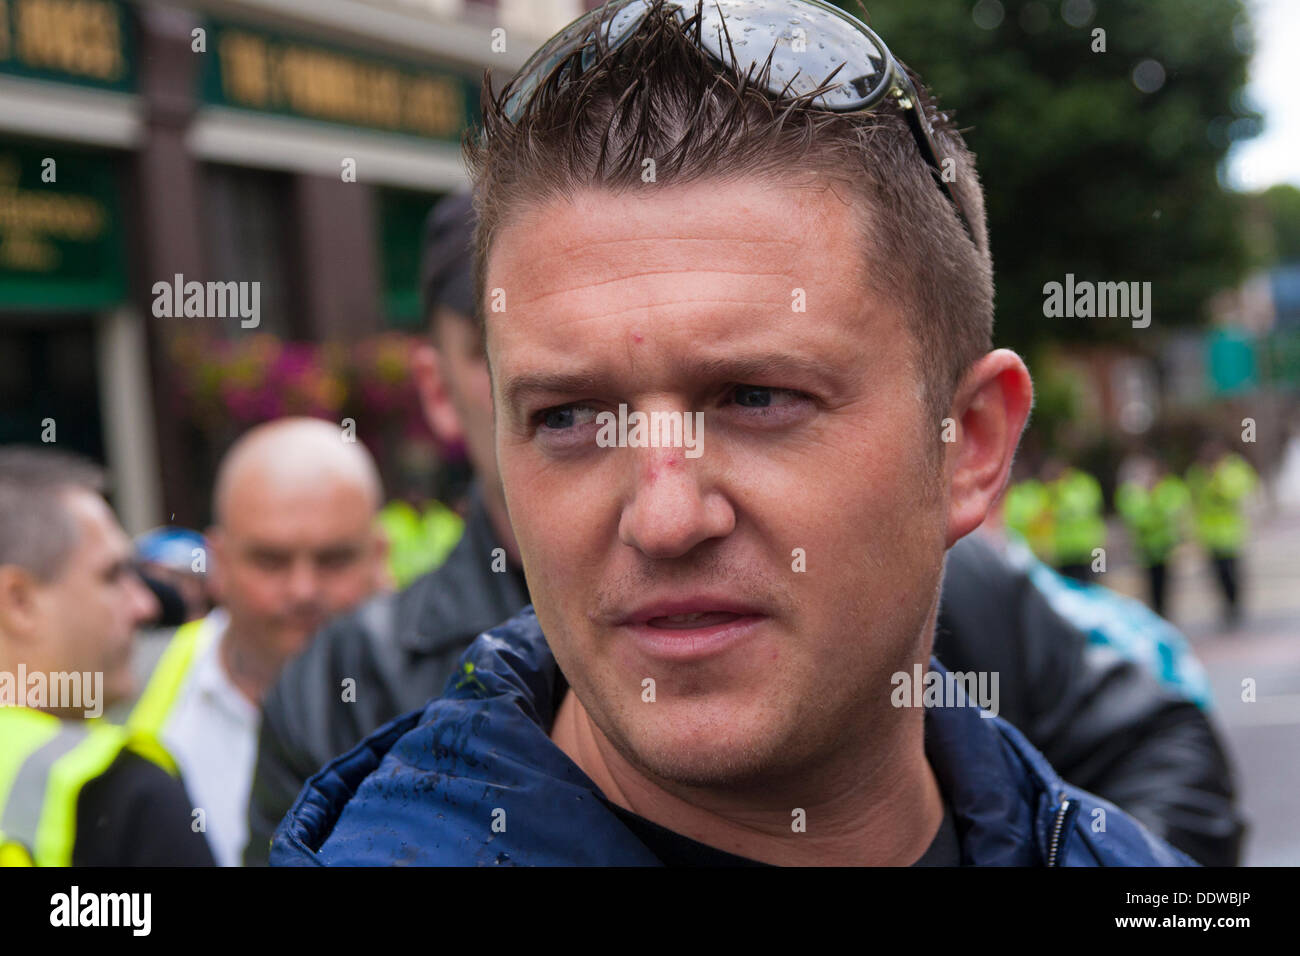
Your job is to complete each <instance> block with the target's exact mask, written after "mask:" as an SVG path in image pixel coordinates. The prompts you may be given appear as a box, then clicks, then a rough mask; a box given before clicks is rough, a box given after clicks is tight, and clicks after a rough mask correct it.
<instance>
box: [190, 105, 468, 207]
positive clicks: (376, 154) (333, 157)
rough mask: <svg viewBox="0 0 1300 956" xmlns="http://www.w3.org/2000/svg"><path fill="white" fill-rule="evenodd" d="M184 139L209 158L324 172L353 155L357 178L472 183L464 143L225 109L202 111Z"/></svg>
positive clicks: (438, 187) (432, 186)
mask: <svg viewBox="0 0 1300 956" xmlns="http://www.w3.org/2000/svg"><path fill="white" fill-rule="evenodd" d="M186 145H187V147H188V148H189V150H190V152H191V153H192V154H193V155H194V156H196V157H197V158H199V159H203V160H208V161H209V162H218V163H233V164H235V165H239V166H252V167H256V168H261V169H277V170H285V171H289V172H297V173H313V174H317V175H323V176H340V175H341V174H342V170H343V160H344V159H345V158H350V159H354V160H356V164H357V169H356V172H357V182H359V183H371V184H379V185H387V186H401V187H405V188H408V189H423V190H429V191H433V192H445V191H448V190H452V189H458V188H460V187H461V186H463V185H465V184H466V183H467V182H468V181H469V177H468V174H467V172H466V170H465V165H464V163H463V162H462V161H461V154H460V147H459V146H454V145H451V144H449V143H439V142H434V141H428V142H424V141H421V140H418V139H414V138H408V137H404V136H394V135H389V134H386V133H378V132H368V131H365V130H359V129H355V128H347V129H344V128H334V127H332V126H329V125H328V124H324V123H316V122H313V121H311V120H299V119H292V118H282V117H278V116H264V115H259V114H257V113H246V112H244V111H242V110H236V109H230V108H227V107H219V106H210V107H206V108H204V109H202V110H200V111H199V113H198V115H197V116H195V118H194V121H193V123H192V124H191V125H190V129H189V132H188V134H187V136H186Z"/></svg>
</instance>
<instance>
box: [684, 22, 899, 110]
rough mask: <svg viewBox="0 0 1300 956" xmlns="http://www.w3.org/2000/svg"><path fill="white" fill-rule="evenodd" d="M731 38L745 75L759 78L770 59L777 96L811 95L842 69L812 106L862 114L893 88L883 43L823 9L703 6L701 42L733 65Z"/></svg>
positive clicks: (888, 60)
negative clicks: (751, 72)
mask: <svg viewBox="0 0 1300 956" xmlns="http://www.w3.org/2000/svg"><path fill="white" fill-rule="evenodd" d="M689 6H690V8H693V7H694V4H693V3H692V4H690V5H689ZM724 20H725V30H724ZM728 38H730V40H731V48H732V49H733V50H735V53H736V65H737V67H738V68H739V69H740V71H741V72H742V73H743V72H744V71H745V70H746V69H748V68H749V66H750V64H753V65H754V69H755V72H757V70H758V68H759V67H761V66H762V64H763V63H764V62H765V61H766V60H767V56H768V54H769V53H772V71H771V83H770V84H769V89H770V90H771V92H773V93H779V92H781V91H782V90H784V91H785V92H786V95H789V96H799V95H802V94H804V93H807V92H808V91H810V90H813V89H816V88H817V87H818V86H819V85H821V84H822V82H824V81H825V79H826V78H827V77H828V76H830V74H831V73H832V72H834V71H835V69H836V68H837V67H839V66H840V65H841V64H843V68H842V69H841V70H840V71H839V72H838V73H836V74H835V80H834V82H835V83H837V84H838V85H837V86H835V87H834V88H833V89H831V90H829V91H828V92H826V93H824V94H822V95H821V96H819V97H817V99H816V100H815V101H814V102H815V104H816V105H817V106H819V107H821V108H823V109H830V110H852V109H862V108H863V107H864V106H866V105H867V104H869V103H874V102H875V101H876V100H878V99H880V98H881V97H882V96H884V94H885V92H886V91H887V90H888V87H889V80H890V75H889V62H890V57H889V53H888V51H887V50H886V49H885V47H884V44H883V43H881V42H880V40H879V38H877V37H876V36H875V34H873V33H871V32H869V31H867V30H866V28H865V27H864V26H863V25H862V24H860V23H859V22H858V21H857V20H856V19H854V18H852V17H850V16H849V15H848V14H846V13H844V12H843V11H841V10H837V9H835V8H833V7H829V6H826V5H824V4H820V3H812V2H804V3H798V4H792V3H790V2H789V0H705V3H704V15H703V22H702V23H701V27H700V39H701V42H702V44H703V45H704V47H705V49H706V50H707V51H708V53H709V55H710V56H712V57H714V58H715V59H717V60H720V61H722V62H724V63H730V62H731V58H730V54H729V53H728V52H727V40H728ZM774 47H775V52H773V48H774Z"/></svg>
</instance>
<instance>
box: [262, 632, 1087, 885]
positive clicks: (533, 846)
mask: <svg viewBox="0 0 1300 956" xmlns="http://www.w3.org/2000/svg"><path fill="white" fill-rule="evenodd" d="M466 664H473V665H474V666H473V669H472V672H470V671H468V670H467V669H466V667H465V665H466ZM930 666H931V668H933V669H934V670H936V671H938V672H939V673H941V674H944V673H946V671H945V670H944V669H943V667H942V665H940V664H939V663H938V662H937V661H935V660H933V659H932V660H931V665H930ZM470 673H472V675H473V679H472V680H471V679H469V675H470ZM566 687H567V684H566V682H565V680H564V678H563V675H562V674H561V673H560V670H559V667H558V665H557V664H556V661H555V658H554V656H553V655H552V654H551V651H550V648H549V647H548V646H547V643H546V640H545V637H544V635H543V634H542V632H541V628H540V625H539V624H538V622H537V618H536V615H535V614H534V612H533V609H532V608H531V607H527V608H525V609H524V610H523V611H521V612H520V613H519V614H518V615H516V616H515V617H514V618H512V619H510V620H509V621H507V622H505V623H504V624H501V625H499V626H498V627H495V628H493V629H492V630H490V631H488V632H486V633H484V634H482V635H480V636H479V638H478V639H477V640H476V641H475V642H474V643H473V644H472V645H471V646H470V647H469V648H468V649H467V650H466V652H465V654H464V656H463V657H462V658H461V667H460V670H459V671H458V673H457V674H455V675H453V677H452V678H451V680H450V681H449V682H448V685H447V689H446V692H445V693H444V694H443V696H442V697H440V698H437V699H435V700H434V701H432V702H431V703H430V704H429V706H428V707H427V708H426V709H425V710H424V712H423V713H412V714H409V715H407V716H406V717H405V718H399V719H398V720H397V721H394V722H392V723H391V724H389V725H387V726H386V727H385V728H381V730H379V731H377V732H376V733H375V735H373V736H372V737H371V738H370V739H369V740H367V741H366V742H365V743H363V744H362V745H361V746H360V747H358V748H357V749H356V750H354V751H353V752H352V753H351V754H348V755H346V756H345V757H342V758H339V760H337V761H335V762H334V763H333V764H331V765H330V766H329V767H327V768H326V769H325V770H324V771H322V772H321V774H318V775H317V777H316V778H313V781H312V783H311V784H310V785H309V787H308V788H307V789H306V790H305V791H304V793H303V795H301V796H300V797H299V801H298V804H297V805H296V806H295V808H294V811H293V812H292V813H291V814H290V816H289V817H288V818H286V820H285V822H284V823H283V824H282V826H281V836H283V837H284V838H285V839H286V840H287V842H288V843H289V844H290V845H291V846H292V847H293V848H294V851H293V852H296V853H297V854H299V856H303V855H304V852H303V851H306V854H309V855H311V857H312V858H313V859H314V861H315V862H324V861H326V860H328V861H331V862H351V863H355V862H358V861H359V860H360V861H363V862H372V860H371V859H370V857H369V856H368V854H375V853H380V854H382V853H383V852H384V851H382V850H381V849H379V848H377V847H375V846H374V836H373V834H374V828H375V827H377V826H381V827H389V829H390V830H391V829H393V828H392V827H391V826H390V824H389V823H388V822H386V821H387V820H388V819H389V817H388V816H387V815H390V814H391V813H394V812H397V811H395V810H394V809H393V806H394V804H393V801H394V800H397V801H399V804H398V805H399V806H401V807H402V810H401V813H402V815H403V816H404V817H409V816H410V813H411V810H410V807H409V798H410V790H411V788H412V787H415V786H417V784H418V785H419V786H420V787H422V786H423V784H419V781H422V780H437V781H439V782H440V783H439V786H440V787H441V788H442V791H443V794H444V796H443V798H442V799H443V801H447V800H451V801H452V804H451V805H452V806H455V805H457V804H460V805H462V812H463V813H466V814H467V815H468V816H467V817H466V819H465V822H463V823H460V824H458V823H457V821H456V819H455V818H454V816H453V814H452V811H451V809H449V805H448V804H446V803H445V802H444V803H440V804H439V808H440V809H441V810H443V811H445V813H446V816H445V817H444V814H443V813H440V814H439V815H438V816H439V820H440V821H441V822H440V823H431V822H430V821H427V820H425V821H424V822H423V823H418V824H413V826H416V828H417V829H415V830H412V831H411V832H412V833H414V832H417V831H420V832H422V833H423V836H422V837H421V838H420V839H419V840H414V839H412V838H410V837H408V838H407V839H404V840H402V841H401V842H400V844H399V845H400V846H401V847H402V848H403V852H405V853H407V854H410V855H411V856H412V858H411V860H409V861H408V862H435V863H437V862H479V863H485V862H486V863H492V862H502V861H501V860H499V859H495V857H496V856H497V854H501V855H504V856H506V857H507V858H508V859H510V860H511V861H513V862H519V863H541V864H547V863H551V864H555V863H561V864H562V863H566V862H567V863H594V864H601V863H614V864H637V863H645V862H654V858H653V856H650V855H649V854H648V851H647V850H646V848H645V847H644V846H643V845H642V844H640V842H639V841H638V840H636V838H635V837H634V835H633V834H632V833H631V831H630V830H628V829H627V828H626V827H625V826H624V825H623V824H622V822H621V821H620V820H619V819H618V818H617V816H616V815H615V814H614V813H613V812H612V811H611V810H610V809H609V804H608V801H607V800H606V799H605V797H604V795H603V794H601V793H600V791H599V789H598V788H597V787H596V785H595V784H594V782H592V781H591V780H590V778H588V777H587V776H586V774H585V773H584V772H583V771H582V770H581V769H580V768H579V767H578V766H577V765H576V764H575V763H573V761H571V760H570V759H569V757H568V756H567V755H566V754H565V753H564V752H563V751H561V750H560V749H559V748H558V747H556V746H555V745H554V743H552V742H551V740H550V739H549V731H550V728H551V726H552V724H553V722H554V719H555V710H556V707H557V706H558V704H559V701H560V700H561V698H562V697H563V694H564V691H565V689H566ZM979 714H980V712H979V710H978V709H977V708H974V707H969V706H951V707H927V708H926V714H925V748H926V756H927V759H928V760H929V762H930V765H931V767H932V769H933V770H934V773H935V777H936V779H937V780H938V783H939V786H940V789H941V790H942V792H943V794H944V799H945V801H946V802H947V803H948V805H949V806H950V807H951V809H952V813H953V820H954V824H955V828H956V830H957V836H958V841H959V844H960V847H961V857H962V863H963V864H965V865H1018V866H1031V865H1039V864H1041V863H1042V862H1043V860H1044V858H1045V856H1046V845H1047V839H1048V829H1049V826H1050V823H1051V818H1052V810H1053V808H1054V806H1055V804H1056V802H1057V799H1058V796H1059V794H1060V793H1061V790H1062V785H1061V784H1060V781H1059V778H1057V777H1056V775H1055V773H1054V772H1053V771H1052V770H1051V768H1050V766H1048V765H1047V763H1046V761H1045V760H1043V758H1042V757H1041V756H1039V755H1038V754H1037V752H1036V751H1034V750H1033V748H1032V747H1030V746H1029V745H1028V743H1026V742H1025V741H1024V739H1023V738H1022V737H1020V735H1019V734H1018V733H1017V732H1016V731H1015V730H1014V728H1012V727H1010V725H1008V724H1005V723H1004V722H1003V721H1002V720H1001V719H1000V718H995V717H994V718H989V717H980V716H979ZM503 757H504V758H506V759H504V760H503V759H502V758H503ZM381 762H382V763H383V764H384V766H385V767H386V768H388V770H387V772H383V773H375V772H374V771H376V770H377V769H378V768H379V765H380V763H381ZM489 766H490V767H492V769H491V770H488V767H489ZM395 775H396V776H395ZM367 778H368V779H367ZM403 779H405V780H406V781H407V782H405V783H403V782H401V781H402V780H403ZM313 791H314V792H313ZM489 791H491V792H492V794H493V795H492V796H491V798H490V803H489V806H491V807H497V806H501V807H509V808H510V809H509V814H510V816H511V818H512V819H513V818H514V817H515V816H516V815H524V816H525V817H527V816H533V817H535V816H536V814H537V812H538V808H539V807H543V808H558V807H560V806H562V805H563V806H567V807H568V808H570V809H569V810H567V811H566V813H565V815H564V816H565V819H563V820H560V819H558V818H557V819H552V820H551V821H550V822H548V826H547V827H541V828H538V827H531V828H528V831H527V834H526V835H524V836H520V835H518V831H516V830H514V829H512V830H511V831H510V833H511V836H510V837H509V838H505V837H502V838H500V839H497V840H496V842H494V843H491V845H490V846H489V845H487V844H481V845H476V844H477V843H479V842H480V841H481V836H478V835H480V834H481V833H482V813H483V812H486V811H484V809H483V807H477V809H474V807H475V806H476V805H477V804H478V803H480V802H482V801H483V800H487V799H488V797H487V794H488V792H489ZM543 812H554V810H553V809H547V810H544V811H543ZM458 825H460V826H461V827H462V829H459V830H458V829H457V826H458ZM331 831H333V832H332V834H331ZM313 834H314V835H313ZM327 834H330V835H329V837H328V840H326V839H325V836H326V835H327ZM460 834H470V835H465V836H461V835H460ZM476 837H477V839H476ZM453 838H454V839H455V840H456V841H462V840H463V841H465V842H464V843H463V844H462V843H460V842H457V850H456V851H455V852H454V853H453V854H452V856H451V857H450V858H449V857H448V856H446V855H443V854H446V853H448V852H449V851H448V850H447V848H446V846H445V843H444V841H446V842H452V841H453ZM494 839H495V838H494ZM427 841H431V845H425V844H426V842H427ZM507 841H508V842H507ZM278 842H280V841H279V840H277V843H278ZM322 842H324V843H325V845H324V846H323V847H322V846H321V843H322ZM576 843H580V844H582V847H583V848H582V849H578V847H577V846H576V845H575V844H576ZM416 844H419V847H418V848H417V847H416ZM363 847H364V848H365V849H362V848H363ZM318 850H319V851H320V852H319V854H317V853H316V851H318ZM421 854H427V856H423V857H420V858H418V859H417V857H419V855H421ZM484 854H487V856H484ZM575 854H577V856H578V858H575Z"/></svg>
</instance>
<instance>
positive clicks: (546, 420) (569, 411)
mask: <svg viewBox="0 0 1300 956" xmlns="http://www.w3.org/2000/svg"><path fill="white" fill-rule="evenodd" d="M537 419H538V421H539V422H540V423H541V424H542V425H544V426H546V428H548V429H550V430H551V431H563V430H564V429H566V428H572V427H573V426H574V425H582V424H585V423H586V422H591V421H595V419H596V413H595V411H593V410H592V409H590V408H588V407H587V406H585V405H559V406H556V407H555V408H548V409H546V410H545V411H543V412H540V413H538V416H537Z"/></svg>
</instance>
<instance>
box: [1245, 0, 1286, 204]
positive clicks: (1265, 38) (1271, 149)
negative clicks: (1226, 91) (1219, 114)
mask: <svg viewBox="0 0 1300 956" xmlns="http://www.w3.org/2000/svg"><path fill="white" fill-rule="evenodd" d="M1248 3H1249V5H1250V7H1251V8H1252V16H1253V18H1254V22H1255V43H1256V46H1255V58H1254V60H1253V61H1252V62H1251V66H1250V88H1249V94H1250V98H1251V101H1252V103H1253V105H1254V106H1255V108H1256V109H1258V110H1260V111H1261V112H1262V113H1263V114H1264V132H1263V133H1262V134H1261V135H1259V136H1257V137H1256V138H1255V139H1253V140H1249V141H1247V142H1246V143H1243V144H1242V145H1241V146H1239V147H1237V148H1236V149H1234V150H1233V152H1232V154H1231V156H1230V157H1229V160H1228V178H1229V181H1230V182H1231V183H1232V185H1233V186H1235V187H1237V188H1238V189H1249V190H1255V189H1264V188H1266V187H1268V186H1271V185H1273V184H1274V183H1282V182H1287V183H1293V184H1294V185H1296V186H1300V0H1248Z"/></svg>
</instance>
